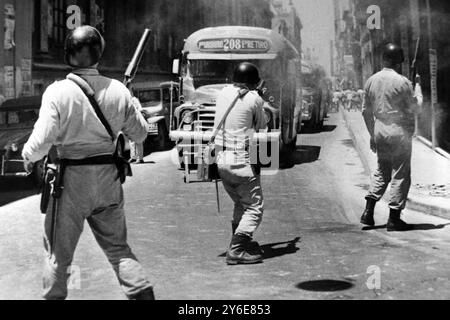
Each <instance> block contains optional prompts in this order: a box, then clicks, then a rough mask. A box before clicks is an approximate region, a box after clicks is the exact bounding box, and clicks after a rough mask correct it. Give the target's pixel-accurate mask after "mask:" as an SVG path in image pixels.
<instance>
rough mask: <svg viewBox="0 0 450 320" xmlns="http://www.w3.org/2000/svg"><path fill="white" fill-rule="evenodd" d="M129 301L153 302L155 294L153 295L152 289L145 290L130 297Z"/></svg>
mask: <svg viewBox="0 0 450 320" xmlns="http://www.w3.org/2000/svg"><path fill="white" fill-rule="evenodd" d="M129 299H130V300H155V294H154V293H153V288H152V287H150V288H147V289H144V290H142V291H141V292H139V293H138V294H135V295H134V296H132V297H129Z"/></svg>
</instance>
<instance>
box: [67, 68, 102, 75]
mask: <svg viewBox="0 0 450 320" xmlns="http://www.w3.org/2000/svg"><path fill="white" fill-rule="evenodd" d="M72 73H75V74H77V75H81V76H98V75H99V72H98V70H97V69H94V68H80V69H73V71H72Z"/></svg>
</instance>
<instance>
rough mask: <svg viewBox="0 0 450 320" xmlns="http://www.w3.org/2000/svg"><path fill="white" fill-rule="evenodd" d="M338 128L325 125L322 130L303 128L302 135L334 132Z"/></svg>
mask: <svg viewBox="0 0 450 320" xmlns="http://www.w3.org/2000/svg"><path fill="white" fill-rule="evenodd" d="M336 128H337V126H335V125H324V126H323V127H322V128H307V127H305V128H302V132H301V133H302V134H317V133H322V132H333V131H334V130H336Z"/></svg>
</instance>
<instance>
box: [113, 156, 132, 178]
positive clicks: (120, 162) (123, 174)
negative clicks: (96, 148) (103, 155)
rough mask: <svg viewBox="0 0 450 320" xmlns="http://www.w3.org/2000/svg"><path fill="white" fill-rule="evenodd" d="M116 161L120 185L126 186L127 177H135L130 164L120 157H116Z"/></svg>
mask: <svg viewBox="0 0 450 320" xmlns="http://www.w3.org/2000/svg"><path fill="white" fill-rule="evenodd" d="M114 161H115V164H116V168H117V179H120V183H121V184H124V183H125V180H126V178H127V177H132V176H133V172H132V171H131V166H130V163H129V162H128V161H127V159H125V158H123V157H121V156H119V155H115V156H114Z"/></svg>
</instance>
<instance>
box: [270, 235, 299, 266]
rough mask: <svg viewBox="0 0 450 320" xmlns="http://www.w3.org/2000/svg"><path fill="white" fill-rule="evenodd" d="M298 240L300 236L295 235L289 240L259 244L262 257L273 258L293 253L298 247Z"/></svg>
mask: <svg viewBox="0 0 450 320" xmlns="http://www.w3.org/2000/svg"><path fill="white" fill-rule="evenodd" d="M299 242H300V237H296V238H295V239H293V240H291V241H285V242H278V243H270V244H265V245H262V246H261V249H262V250H263V252H264V253H263V259H264V260H267V259H273V258H276V257H281V256H285V255H288V254H294V253H296V252H297V251H298V250H300V249H299V248H297V243H299Z"/></svg>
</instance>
